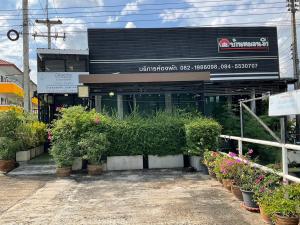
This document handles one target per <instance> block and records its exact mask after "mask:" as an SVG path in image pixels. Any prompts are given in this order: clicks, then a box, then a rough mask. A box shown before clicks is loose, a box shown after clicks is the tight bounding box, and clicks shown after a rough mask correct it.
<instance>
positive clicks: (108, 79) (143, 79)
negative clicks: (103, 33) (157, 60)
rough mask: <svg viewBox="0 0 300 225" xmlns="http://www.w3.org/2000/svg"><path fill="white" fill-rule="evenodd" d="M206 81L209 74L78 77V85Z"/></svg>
mask: <svg viewBox="0 0 300 225" xmlns="http://www.w3.org/2000/svg"><path fill="white" fill-rule="evenodd" d="M208 80H210V73H209V72H189V73H132V74H91V75H79V83H84V84H122V83H123V84H126V83H159V82H191V81H208Z"/></svg>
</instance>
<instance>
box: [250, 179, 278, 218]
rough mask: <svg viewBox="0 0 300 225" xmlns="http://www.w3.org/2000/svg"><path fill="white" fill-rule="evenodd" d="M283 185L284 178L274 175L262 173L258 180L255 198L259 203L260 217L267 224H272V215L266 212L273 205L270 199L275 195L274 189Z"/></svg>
mask: <svg viewBox="0 0 300 225" xmlns="http://www.w3.org/2000/svg"><path fill="white" fill-rule="evenodd" d="M281 185H282V178H281V177H280V176H278V175H276V174H273V173H267V174H264V173H262V174H261V175H259V177H258V178H257V180H256V185H255V188H254V198H255V199H256V201H257V202H258V205H259V211H260V216H261V218H262V220H263V221H264V222H265V223H267V224H272V220H271V215H270V214H268V213H267V212H266V210H265V208H267V207H268V206H269V205H270V204H271V203H272V199H271V198H270V197H271V196H272V195H273V192H274V189H275V188H278V187H280V186H281Z"/></svg>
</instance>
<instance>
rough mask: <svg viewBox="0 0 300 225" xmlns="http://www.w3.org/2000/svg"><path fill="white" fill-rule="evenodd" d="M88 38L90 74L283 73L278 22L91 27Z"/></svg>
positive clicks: (226, 76)
mask: <svg viewBox="0 0 300 225" xmlns="http://www.w3.org/2000/svg"><path fill="white" fill-rule="evenodd" d="M241 34H242V35H241ZM88 41H89V50H90V73H91V74H113V73H121V74H122V73H141V76H142V75H143V73H165V72H168V73H169V72H203V71H208V72H210V73H211V79H212V80H247V79H278V78H279V63H278V46H277V30H276V28H274V27H218V28H151V29H147V28H143V29H89V30H88ZM224 53H226V54H224Z"/></svg>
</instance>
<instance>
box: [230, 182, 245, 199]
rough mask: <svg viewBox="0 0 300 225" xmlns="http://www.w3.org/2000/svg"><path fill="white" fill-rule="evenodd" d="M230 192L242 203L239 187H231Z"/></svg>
mask: <svg viewBox="0 0 300 225" xmlns="http://www.w3.org/2000/svg"><path fill="white" fill-rule="evenodd" d="M231 192H232V194H233V195H234V196H235V197H236V198H237V199H238V200H240V201H243V194H242V192H241V189H240V187H238V186H236V185H233V184H232V185H231Z"/></svg>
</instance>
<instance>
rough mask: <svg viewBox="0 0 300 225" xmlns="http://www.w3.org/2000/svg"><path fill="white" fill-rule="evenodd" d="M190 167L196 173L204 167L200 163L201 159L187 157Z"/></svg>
mask: <svg viewBox="0 0 300 225" xmlns="http://www.w3.org/2000/svg"><path fill="white" fill-rule="evenodd" d="M189 160H190V165H191V166H192V167H193V168H194V169H195V170H196V171H204V170H205V166H204V165H203V163H202V158H201V157H200V156H189Z"/></svg>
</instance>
